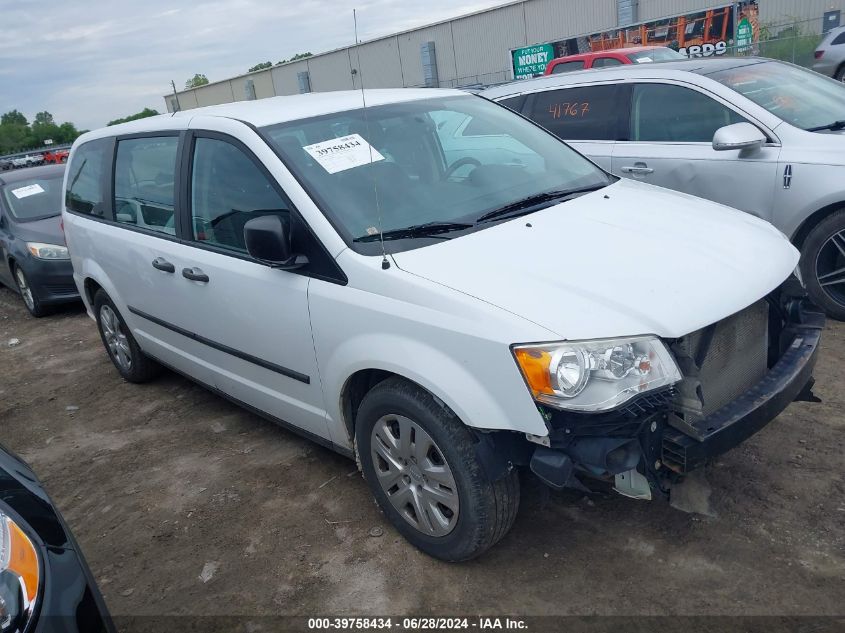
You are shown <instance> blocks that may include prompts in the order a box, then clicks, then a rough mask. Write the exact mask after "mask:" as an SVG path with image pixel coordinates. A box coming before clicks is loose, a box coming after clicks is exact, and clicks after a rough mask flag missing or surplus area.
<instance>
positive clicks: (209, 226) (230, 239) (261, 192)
mask: <svg viewBox="0 0 845 633" xmlns="http://www.w3.org/2000/svg"><path fill="white" fill-rule="evenodd" d="M262 215H280V216H283V218H288V217H289V215H290V209H289V207H288V204H287V203H286V202H285V201H284V199H283V198H282V197H281V196H280V195H279V193H278V192H277V191H276V189H275V188H274V187H273V185H272V184H271V182H270V180H269V179H268V178H267V177H266V176H265V175H264V172H263V171H262V170H261V169H259V168H258V166H257V165H256V164H255V162H253V161H252V159H251V158H250V157H249V156H247V155H246V154H245V153H244V152H243V151H241V149H239V148H238V147H236V146H234V145H233V144H231V143H228V142H226V141H222V140H219V139H213V138H202V137H200V138H197V139H196V142H195V144H194V156H193V170H192V173H191V226H192V237H193V239H194V240H196V241H198V242H203V243H205V244H210V245H213V246H218V247H220V248H225V249H229V250H232V251H236V252H238V253H246V252H247V251H246V243H245V241H244V225H245V224H246V223H247V222H248V221H249V220H251V219H253V218H256V217H259V216H262Z"/></svg>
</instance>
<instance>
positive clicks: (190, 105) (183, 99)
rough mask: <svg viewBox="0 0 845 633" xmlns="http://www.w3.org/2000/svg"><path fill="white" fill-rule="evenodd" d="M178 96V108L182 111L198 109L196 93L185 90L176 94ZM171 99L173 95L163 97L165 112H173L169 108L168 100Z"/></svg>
mask: <svg viewBox="0 0 845 633" xmlns="http://www.w3.org/2000/svg"><path fill="white" fill-rule="evenodd" d="M176 94H177V95H178V96H179V107H180V108H182V109H183V110H192V109H194V108H197V107H199V104H198V103H197V95H196V92H195V91H193V90H187V91H185V92H177V93H176ZM172 98H173V93H170V94H169V95H165V96H164V101H165V103H166V104H167V111H168V112H173V110H172V109H171V108H170V100H171V99H172Z"/></svg>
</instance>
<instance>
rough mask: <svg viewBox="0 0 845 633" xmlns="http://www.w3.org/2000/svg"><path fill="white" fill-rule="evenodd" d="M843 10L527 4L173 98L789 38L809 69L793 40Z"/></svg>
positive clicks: (789, 3) (445, 79)
mask: <svg viewBox="0 0 845 633" xmlns="http://www.w3.org/2000/svg"><path fill="white" fill-rule="evenodd" d="M843 11H845V0H738V1H735V2H731V1H730V0H520V1H518V2H510V3H508V4H503V5H501V6H498V7H495V8H492V9H487V10H484V11H478V12H476V13H472V14H469V15H464V16H461V17H457V18H453V19H450V20H445V21H442V22H438V23H435V24H429V25H426V26H422V27H419V28H416V29H412V30H408V31H403V32H401V33H396V34H394V35H389V36H386V37H380V38H377V39H374V40H371V41H367V42H363V43H361V44H360V45H359V46H357V47H355V46H351V47H347V48H341V49H337V50H333V51H328V52H324V53H319V54H315V55H313V56H311V57H308V58H305V59H301V60H298V61H294V62H289V63H285V64H280V65H277V66H275V67H273V68H271V69H267V70H262V71H257V72H253V73H247V74H244V75H240V76H238V77H233V78H231V79H225V80H223V81H216V82H213V83H210V84H207V85H205V86H202V87H199V88H195V89H192V90H185V91H182V92H178V93H176V94H175V95H174V94H170V95H165V96H164V99H165V102H166V105H167V110H168V111H169V112H173V111H174V110H176V109H182V110H186V109H190V108H197V107H201V106H207V105H214V104H218V103H229V102H233V101H244V100H251V99H262V98H265V97H272V96H276V95H290V94H297V93H303V92H325V91H330V90H348V89H358V88H360V87H361V81H362V78H363V81H364V84H365V86H366V87H367V88H399V87H423V86H426V87H449V88H451V87H461V86H473V85H488V84H495V83H500V82H504V81H509V80H511V79H514V78H520V77H525V76H532V75H534V74H536V73H537V72H542V68H543V67H544V65H545V62H546V61H547V60H548V59H550V58H551V57H554V56H559V55H561V54H571V53H573V52H583V51H584V50H596V48H597V47H598V48H602V49H606V48H613V47H616V46H618V45H631V44H639V43H664V44H666V45H670V46H673V47H674V48H679V49H681V50H682V51H684V52H690V53H693V54H702V55H713V54H715V55H718V54H730V53H732V52H740V53H746V54H747V53H750V52H754V53H757V52H760V53H761V54H764V55H765V54H767V49H766V47H765V46H762V47H761V46H759V45H758V42H760V40H761V36H762V38H763V39H764V40H767V38H772V39H768V41H774V39H776V38H780V39H778V43H779V44H784V43H785V44H787V48H786V50H787V58H788V57H789V55H788V50H789V49H788V44H789V42H790V41H792V42H793V45H792V48H793V59H791V60H790V61H796V62H798V63H801V60H800V59H795V55H796V54H798V55H801V54H803V55H806V54H807V53H806V51H804V50H803V49H802V50H801V51H798V53H796V49H797V48H798V46H797V45H796V44H795V43H794V42H796V41H798V40H799V39H801V40H802V41H803V40H804V39H807V38H808V37H810V38H811V37H813V36H814V34H817V33H821V32H823V31H827V30H829V29H830V28H833V27H835V26H839V25H840V22H841V21H842V12H843ZM763 43H765V42H763ZM799 43H800V42H799ZM688 48H689V50H687V49H688ZM783 48H784V47H783V46H779V47H778V50H779V51H780V50H781V49H783ZM803 48H806V46H804V47H803ZM268 53H269V51H268ZM811 53H812V47H811V48H810V54H811Z"/></svg>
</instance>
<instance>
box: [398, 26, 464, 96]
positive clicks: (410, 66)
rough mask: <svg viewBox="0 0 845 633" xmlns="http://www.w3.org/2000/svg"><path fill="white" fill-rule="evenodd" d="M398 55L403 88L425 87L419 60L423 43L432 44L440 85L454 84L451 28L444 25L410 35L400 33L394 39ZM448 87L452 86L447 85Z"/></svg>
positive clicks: (413, 32) (412, 32)
mask: <svg viewBox="0 0 845 633" xmlns="http://www.w3.org/2000/svg"><path fill="white" fill-rule="evenodd" d="M396 40H397V42H398V44H399V53H400V54H401V55H402V74H403V76H404V78H405V87H406V88H412V87H420V86H424V85H425V81H424V79H423V74H422V61H421V60H420V45H421V44H422V43H423V42H434V53H435V56H436V58H437V74H438V76H439V77H440V83H441V84H446V83H448V82H452V83H454V81H455V79H456V78H457V75H456V74H455V51H454V50H452V27H451V26H450V24H449V23H448V22H447V23H446V24H438V25H436V26H429V27H425V28H422V29H417V30H416V31H411V32H410V33H402V34H401V35H398V36H397V37H396ZM449 85H452V84H451V83H449Z"/></svg>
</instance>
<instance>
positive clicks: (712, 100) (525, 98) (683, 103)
mask: <svg viewBox="0 0 845 633" xmlns="http://www.w3.org/2000/svg"><path fill="white" fill-rule="evenodd" d="M482 95H483V96H484V97H487V98H489V99H493V100H495V101H498V102H500V103H502V104H503V105H506V106H507V107H509V108H511V109H514V110H516V111H517V112H520V113H522V114H523V115H524V116H526V117H528V118H530V119H533V120H534V121H536V122H537V123H539V124H540V125H542V126H543V127H545V128H547V129H549V130H550V131H551V132H553V133H554V134H556V135H557V136H558V137H560V138H561V139H563V140H565V141H567V142H568V143H569V144H570V145H572V146H573V147H574V148H576V149H577V150H579V151H580V152H582V153H583V154H585V155H587V156H589V157H590V158H592V159H593V160H594V161H595V162H596V163H598V164H599V165H600V166H602V167H604V168H605V169H606V170H607V171H610V172H612V173H614V174H616V175H618V176H621V177H624V178H631V179H634V180H638V181H641V182H645V183H651V184H654V185H659V186H662V187H666V188H669V189H675V190H677V191H681V192H684V193H688V194H692V195H695V196H699V197H702V198H707V199H710V200H713V201H715V202H721V203H723V204H725V205H728V206H731V207H735V208H737V209H741V210H743V211H746V212H748V213H752V214H754V215H756V216H759V217H761V218H763V219H765V220H768V221H769V222H771V223H772V224H774V225H775V226H776V227H777V228H778V229H780V230H781V231H782V232H783V233H784V234H785V235H787V236H788V237H789V238H790V239H791V240H792V242H793V243H794V244H795V245H796V246H797V247H798V248H799V249H800V250H801V254H802V257H801V265H800V270H801V273H802V276H803V281H804V283H805V284H806V287H807V291H808V292H809V294H810V296H811V297H812V298H813V300H814V301H815V302H816V303H817V304H818V305H820V306H821V307H823V308H824V310H825V311H826V312H827V314H828V315H830V316H832V317H834V318H837V319H840V320H845V85H843V84H842V83H841V82H836V81H833V80H832V79H828V78H825V77H822V76H821V75H819V74H817V73H814V72H812V71H809V70H805V69H803V68H799V67H798V66H793V65H791V64H785V63H781V62H777V61H772V60H767V59H760V58H710V59H691V60H685V61H678V62H664V63H661V64H648V65H641V66H620V67H616V68H612V69H605V70H588V71H582V72H575V73H566V74H562V75H552V76H549V77H543V78H540V79H533V80H528V81H518V82H514V83H511V84H507V85H504V86H499V87H496V88H491V89H490V90H487V91H485V92H484V93H482ZM739 281H740V280H739V279H738V282H739Z"/></svg>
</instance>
